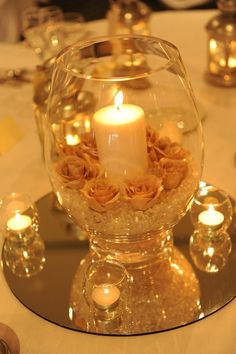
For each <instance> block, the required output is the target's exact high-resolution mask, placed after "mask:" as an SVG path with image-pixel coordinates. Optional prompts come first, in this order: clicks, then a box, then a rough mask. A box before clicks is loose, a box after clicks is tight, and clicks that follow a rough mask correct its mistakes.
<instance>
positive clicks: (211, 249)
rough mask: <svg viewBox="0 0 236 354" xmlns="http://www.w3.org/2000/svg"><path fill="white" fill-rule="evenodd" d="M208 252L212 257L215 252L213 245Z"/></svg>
mask: <svg viewBox="0 0 236 354" xmlns="http://www.w3.org/2000/svg"><path fill="white" fill-rule="evenodd" d="M207 254H208V256H209V257H212V256H213V254H214V248H213V247H208V249H207Z"/></svg>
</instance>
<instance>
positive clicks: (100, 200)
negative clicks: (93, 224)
mask: <svg viewBox="0 0 236 354" xmlns="http://www.w3.org/2000/svg"><path fill="white" fill-rule="evenodd" d="M82 192H83V193H84V195H85V197H86V198H87V200H88V205H89V207H90V208H91V209H93V210H96V211H98V212H105V211H107V210H109V209H111V208H112V207H113V206H114V204H115V202H117V200H118V198H119V195H120V190H119V187H118V186H117V185H115V184H113V183H111V182H110V181H109V180H108V179H105V178H104V179H102V178H98V179H94V180H92V181H90V182H89V183H87V184H86V185H85V186H84V188H83V189H82Z"/></svg>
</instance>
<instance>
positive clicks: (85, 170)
mask: <svg viewBox="0 0 236 354" xmlns="http://www.w3.org/2000/svg"><path fill="white" fill-rule="evenodd" d="M56 171H57V172H58V173H59V175H60V176H61V178H62V180H63V182H64V183H65V184H66V186H67V187H69V188H78V189H80V188H82V187H83V185H84V183H85V181H86V180H90V179H92V178H95V177H97V176H98V174H99V167H98V165H96V164H92V163H89V161H86V160H85V159H83V158H80V157H78V156H73V155H72V156H65V157H64V158H63V159H61V160H60V161H59V162H58V164H57V166H56Z"/></svg>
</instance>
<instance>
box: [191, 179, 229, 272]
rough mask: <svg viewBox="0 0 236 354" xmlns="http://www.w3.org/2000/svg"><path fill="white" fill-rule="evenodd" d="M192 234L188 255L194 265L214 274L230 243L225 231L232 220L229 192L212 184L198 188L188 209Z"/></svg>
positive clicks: (225, 258)
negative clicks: (191, 223) (192, 229)
mask: <svg viewBox="0 0 236 354" xmlns="http://www.w3.org/2000/svg"><path fill="white" fill-rule="evenodd" d="M190 216H191V219H192V222H193V225H194V228H195V230H194V233H193V234H192V235H191V237H190V254H191V256H192V259H193V261H194V263H195V265H196V267H197V268H199V269H201V270H203V271H205V272H209V273H213V272H218V271H219V270H220V269H222V268H223V267H224V266H225V265H226V263H227V260H228V256H229V254H230V252H231V248H232V244H231V239H230V236H229V234H228V233H227V232H226V230H227V228H228V227H229V225H230V223H231V220H232V204H231V201H230V199H229V197H228V195H227V194H226V193H225V192H224V191H223V190H220V189H217V188H216V187H214V186H207V185H206V186H204V187H202V188H200V189H199V190H198V193H197V195H196V197H195V199H194V202H193V204H192V206H191V209H190Z"/></svg>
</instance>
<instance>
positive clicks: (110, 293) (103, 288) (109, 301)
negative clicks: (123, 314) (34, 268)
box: [91, 284, 120, 310]
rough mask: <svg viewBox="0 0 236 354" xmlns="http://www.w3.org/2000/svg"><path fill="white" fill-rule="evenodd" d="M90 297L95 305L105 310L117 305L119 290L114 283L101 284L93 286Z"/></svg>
mask: <svg viewBox="0 0 236 354" xmlns="http://www.w3.org/2000/svg"><path fill="white" fill-rule="evenodd" d="M91 297H92V300H93V302H94V304H95V306H96V307H98V308H100V309H102V310H107V309H110V308H114V307H115V306H117V304H118V301H119V299H120V290H119V288H118V287H117V286H115V285H112V284H102V285H99V286H95V287H94V288H93V290H92V294H91Z"/></svg>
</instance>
